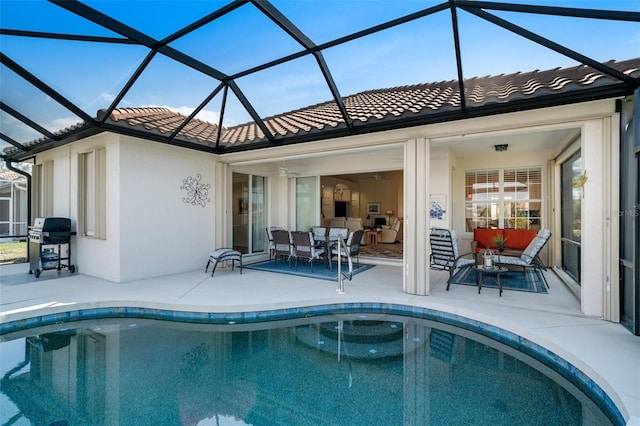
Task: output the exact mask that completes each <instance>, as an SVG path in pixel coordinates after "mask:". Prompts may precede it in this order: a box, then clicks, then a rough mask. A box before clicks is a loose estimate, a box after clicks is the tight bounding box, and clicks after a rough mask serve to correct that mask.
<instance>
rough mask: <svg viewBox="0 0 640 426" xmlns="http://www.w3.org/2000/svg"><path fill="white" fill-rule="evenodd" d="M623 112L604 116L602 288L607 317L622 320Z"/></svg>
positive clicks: (608, 319)
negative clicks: (621, 149)
mask: <svg viewBox="0 0 640 426" xmlns="http://www.w3.org/2000/svg"><path fill="white" fill-rule="evenodd" d="M619 129H620V114H619V113H616V114H614V115H613V116H612V117H611V118H606V119H605V133H604V134H605V140H604V144H603V145H604V149H603V151H604V152H605V153H606V156H605V176H606V177H607V179H608V182H609V185H608V187H607V189H608V190H607V191H606V193H605V200H606V203H605V206H606V211H605V216H606V217H605V220H606V229H605V236H604V238H605V242H606V256H605V275H606V277H607V282H605V285H604V289H603V298H604V306H603V309H604V314H603V317H604V319H605V320H607V321H613V322H620V269H619V265H618V262H619V259H620V233H619V232H618V231H619V229H620V215H619V208H618V207H619V202H620V178H619V176H620V132H619Z"/></svg>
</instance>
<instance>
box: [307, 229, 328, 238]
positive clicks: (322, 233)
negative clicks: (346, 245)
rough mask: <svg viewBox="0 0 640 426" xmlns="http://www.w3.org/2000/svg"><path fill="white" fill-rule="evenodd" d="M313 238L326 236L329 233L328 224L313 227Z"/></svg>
mask: <svg viewBox="0 0 640 426" xmlns="http://www.w3.org/2000/svg"><path fill="white" fill-rule="evenodd" d="M311 232H313V238H317V237H324V236H325V235H327V227H326V226H314V227H312V231H311Z"/></svg>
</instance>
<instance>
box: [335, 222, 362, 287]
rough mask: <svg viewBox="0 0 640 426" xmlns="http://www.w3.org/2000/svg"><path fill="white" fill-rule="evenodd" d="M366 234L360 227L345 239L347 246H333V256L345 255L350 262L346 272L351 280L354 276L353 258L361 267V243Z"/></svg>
mask: <svg viewBox="0 0 640 426" xmlns="http://www.w3.org/2000/svg"><path fill="white" fill-rule="evenodd" d="M363 234H364V229H358V230H356V231H353V232H350V233H349V237H348V238H347V240H346V241H345V246H346V247H343V246H340V247H335V246H334V247H332V248H331V256H330V257H333V256H338V255H340V256H343V257H345V258H347V263H348V264H349V271H348V273H347V274H346V276H347V278H348V279H349V281H351V277H352V276H353V258H354V257H355V258H356V265H357V266H358V267H360V243H361V242H362V235H363Z"/></svg>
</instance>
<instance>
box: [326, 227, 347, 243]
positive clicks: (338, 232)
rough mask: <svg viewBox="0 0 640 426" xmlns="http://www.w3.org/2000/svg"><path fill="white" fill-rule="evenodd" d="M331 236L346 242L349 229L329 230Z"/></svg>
mask: <svg viewBox="0 0 640 426" xmlns="http://www.w3.org/2000/svg"><path fill="white" fill-rule="evenodd" d="M329 236H331V237H338V236H340V237H342V239H343V240H346V239H347V237H348V236H349V228H329Z"/></svg>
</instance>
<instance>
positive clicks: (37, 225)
mask: <svg viewBox="0 0 640 426" xmlns="http://www.w3.org/2000/svg"><path fill="white" fill-rule="evenodd" d="M75 234H76V233H75V232H72V231H71V219H68V218H64V217H37V218H36V220H35V221H34V222H33V226H30V227H29V267H30V271H29V273H33V274H35V276H36V278H38V277H39V276H40V273H41V272H42V271H43V270H47V269H57V270H58V271H59V270H61V269H62V268H68V269H69V272H71V273H74V272H75V270H76V267H75V265H72V264H71V236H72V235H75Z"/></svg>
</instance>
